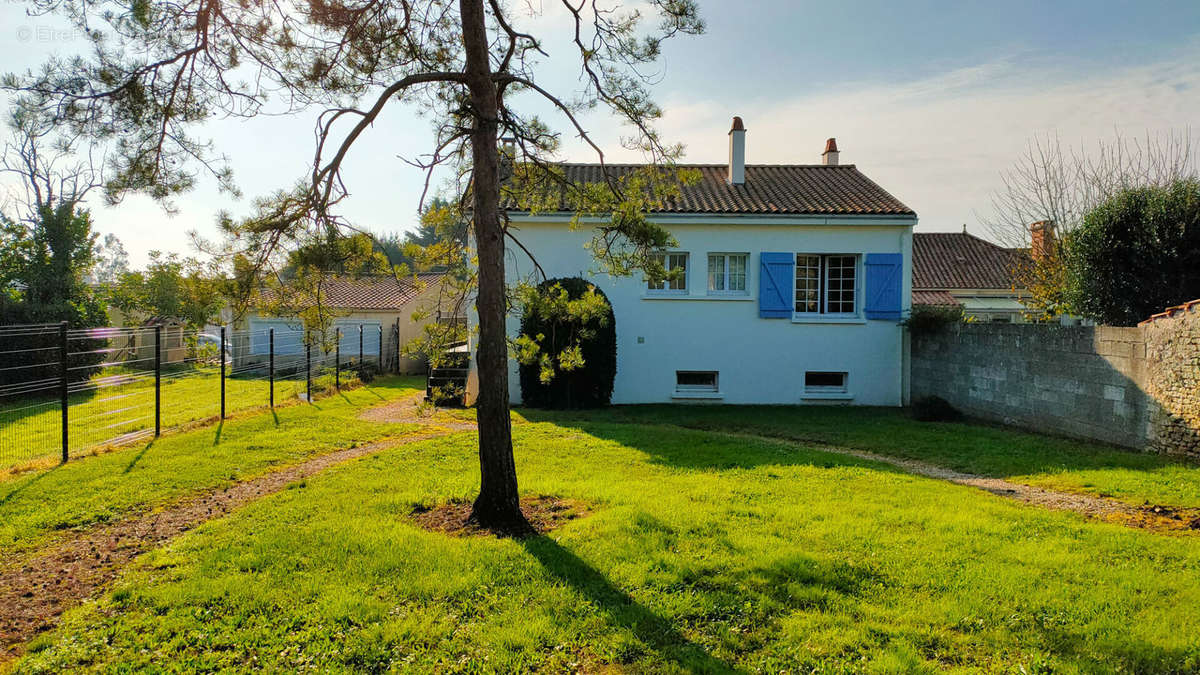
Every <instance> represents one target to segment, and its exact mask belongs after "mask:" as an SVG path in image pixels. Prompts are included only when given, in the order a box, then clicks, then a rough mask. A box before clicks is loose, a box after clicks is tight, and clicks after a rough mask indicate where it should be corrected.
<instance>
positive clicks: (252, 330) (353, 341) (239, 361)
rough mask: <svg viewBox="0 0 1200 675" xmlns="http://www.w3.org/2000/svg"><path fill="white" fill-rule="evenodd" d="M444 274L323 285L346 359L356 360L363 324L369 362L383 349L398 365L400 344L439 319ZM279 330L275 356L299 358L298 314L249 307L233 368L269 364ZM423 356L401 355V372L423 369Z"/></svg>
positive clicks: (301, 343)
mask: <svg viewBox="0 0 1200 675" xmlns="http://www.w3.org/2000/svg"><path fill="white" fill-rule="evenodd" d="M443 277H444V275H443V274H441V273H431V274H419V275H417V279H416V280H415V281H414V279H413V278H412V277H406V278H401V279H399V280H397V279H396V278H395V277H392V276H379V277H364V278H358V279H351V278H333V279H328V280H326V281H325V282H324V283H323V285H322V293H323V297H322V301H323V302H324V304H325V306H327V307H328V308H329V309H330V310H331V311H332V312H333V313H334V314H336V315H337V318H336V319H334V321H333V326H332V328H333V329H338V328H340V329H341V331H342V339H341V342H340V349H341V352H342V354H343V355H344V356H345V358H346V359H347V360H353V359H357V357H358V352H359V327H360V326H361V327H362V350H363V353H364V357H365V359H366V360H368V361H374V360H375V359H376V358H378V355H379V354H380V351H381V349H382V353H383V363H384V364H385V366H387V367H388V368H393V367H395V365H396V363H397V345H399V346H400V347H403V345H405V344H406V343H408V342H409V341H411V340H412V339H413V338H415V337H417V336H418V335H419V334H420V333H421V329H422V328H421V327H422V326H424V325H425V324H426V323H428V322H430V321H436V320H439V318H444V317H441V316H440V314H439V309H441V308H440V307H439V300H440V294H441V290H442V289H441V284H442V280H443ZM419 309H420V310H429V317H428V318H426V319H423V320H421V321H414V320H413V318H412V315H413V313H414V312H416V311H417V310H419ZM272 328H273V329H275V355H276V357H277V360H280V359H282V360H284V362H288V360H292V361H294V360H296V359H297V358H299V357H302V356H303V355H304V353H305V344H304V326H303V325H302V322H301V321H300V320H298V319H294V318H286V317H274V316H261V315H260V314H259V313H258V312H256V311H250V312H248V313H247V314H246V316H245V317H243V318H242V319H241V320H240V321H239V322H238V323H237V325H235V326H234V329H235V331H244V332H240V333H238V334H239V336H245V335H248V338H246V337H240V338H239V341H238V342H237V343H235V344H234V349H233V353H234V360H235V364H236V365H235V367H238V368H241V367H243V366H246V367H249V366H252V365H254V364H256V363H261V362H265V361H266V359H267V357H268V353H269V351H270V344H269V335H270V333H269V331H270V329H272ZM425 368H426V362H425V359H414V358H409V357H407V356H403V355H399V372H401V373H421V374H424V373H425Z"/></svg>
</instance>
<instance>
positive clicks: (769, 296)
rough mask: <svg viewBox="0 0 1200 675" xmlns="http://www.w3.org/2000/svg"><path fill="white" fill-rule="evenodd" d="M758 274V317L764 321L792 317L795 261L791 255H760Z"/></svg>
mask: <svg viewBox="0 0 1200 675" xmlns="http://www.w3.org/2000/svg"><path fill="white" fill-rule="evenodd" d="M758 259H759V274H758V315H759V316H760V317H762V318H764V319H787V318H789V317H791V316H792V284H794V283H795V280H794V279H793V278H792V277H793V275H794V274H795V260H794V259H793V258H792V254H791V253H766V252H764V253H760V254H758Z"/></svg>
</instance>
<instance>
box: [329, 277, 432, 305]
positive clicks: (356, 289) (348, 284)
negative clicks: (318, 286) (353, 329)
mask: <svg viewBox="0 0 1200 675" xmlns="http://www.w3.org/2000/svg"><path fill="white" fill-rule="evenodd" d="M444 276H445V274H443V273H440V272H438V273H428V274H418V275H417V278H416V279H415V280H414V279H413V277H411V276H408V277H401V278H399V279H396V278H395V277H391V276H374V277H360V278H357V279H352V278H349V277H333V278H330V279H326V280H325V282H324V284H322V292H323V297H322V302H323V303H324V304H325V306H327V307H331V308H333V309H368V310H392V309H400V308H401V307H403V306H404V305H406V304H408V303H409V302H410V301H412V300H413V299H414V298H416V297H417V296H418V295H420V294H421V292H422V291H424V290H425V289H426V288H428V287H429V285H432V284H434V283H437V282H438V281H440V280H441V278H442V277H444Z"/></svg>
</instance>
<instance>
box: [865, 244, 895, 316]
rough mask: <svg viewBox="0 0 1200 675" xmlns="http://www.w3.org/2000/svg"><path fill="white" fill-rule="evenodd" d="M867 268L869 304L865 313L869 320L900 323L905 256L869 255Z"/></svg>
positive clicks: (890, 254)
mask: <svg viewBox="0 0 1200 675" xmlns="http://www.w3.org/2000/svg"><path fill="white" fill-rule="evenodd" d="M866 268H867V270H866V271H867V298H866V301H867V302H866V307H865V308H864V309H865V312H864V313H865V314H866V316H867V318H868V319H883V320H887V321H899V320H900V309H901V307H902V305H901V297H900V292H901V283H900V280H901V273H902V272H903V271H904V254H902V253H868V254H867V261H866Z"/></svg>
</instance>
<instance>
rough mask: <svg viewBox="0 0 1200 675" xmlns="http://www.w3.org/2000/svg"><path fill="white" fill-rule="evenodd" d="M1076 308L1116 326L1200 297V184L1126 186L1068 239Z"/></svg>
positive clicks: (1069, 284)
mask: <svg viewBox="0 0 1200 675" xmlns="http://www.w3.org/2000/svg"><path fill="white" fill-rule="evenodd" d="M1064 248H1065V251H1064V263H1065V267H1066V296H1067V302H1068V304H1069V305H1070V307H1071V309H1072V310H1073V311H1074V312H1075V313H1077V314H1080V315H1082V316H1086V317H1088V318H1090V319H1095V320H1096V321H1098V322H1100V323H1105V324H1109V325H1113V326H1136V325H1137V324H1138V322H1139V321H1142V320H1143V319H1145V318H1147V317H1149V316H1150V315H1152V314H1156V313H1158V312H1161V311H1163V309H1165V308H1167V307H1170V306H1172V305H1179V304H1182V303H1184V302H1188V301H1190V300H1195V299H1197V298H1200V181H1197V180H1194V179H1192V180H1181V181H1176V182H1175V183H1172V184H1171V185H1168V186H1165V187H1145V188H1134V189H1130V190H1125V191H1123V192H1120V193H1118V194H1116V195H1115V196H1113V197H1112V198H1111V199H1109V200H1108V201H1106V202H1104V203H1103V204H1101V205H1100V206H1098V207H1096V208H1095V209H1094V210H1092V211H1091V212H1090V213H1088V214H1087V215H1086V216H1084V218H1083V222H1081V223H1080V224H1079V226H1078V227H1076V228H1075V230H1074V231H1072V232H1071V233H1070V234H1069V235H1068V236H1067V238H1066V240H1065V241H1064Z"/></svg>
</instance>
